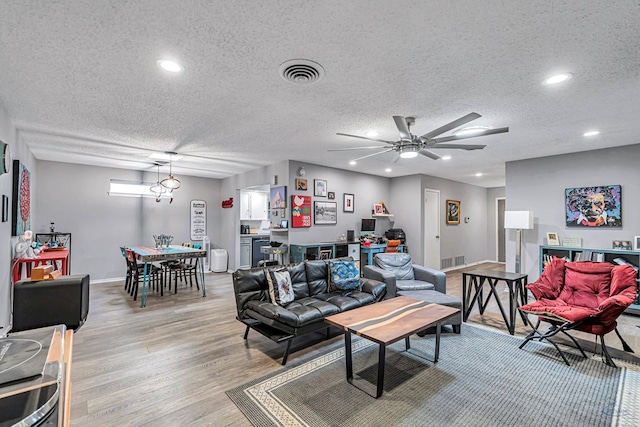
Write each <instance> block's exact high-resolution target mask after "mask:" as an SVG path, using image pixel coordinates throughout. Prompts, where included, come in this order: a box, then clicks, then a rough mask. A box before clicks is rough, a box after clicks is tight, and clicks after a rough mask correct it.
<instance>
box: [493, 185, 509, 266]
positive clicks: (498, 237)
mask: <svg viewBox="0 0 640 427" xmlns="http://www.w3.org/2000/svg"><path fill="white" fill-rule="evenodd" d="M500 200H504V203H505V204H504V210H505V211H506V210H507V198H506V197H504V196H502V197H496V221H495V222H496V262H501V261H500V246H499V245H500V230H499V229H498V225H499V224H500V221H499V219H500V216H499V210H498V206H499V203H498V202H499V201H500ZM502 244H503V245H504V257H505V260H504V262H505V263H506V262H507V259H506V258H507V233H506V232H505V233H504V242H502Z"/></svg>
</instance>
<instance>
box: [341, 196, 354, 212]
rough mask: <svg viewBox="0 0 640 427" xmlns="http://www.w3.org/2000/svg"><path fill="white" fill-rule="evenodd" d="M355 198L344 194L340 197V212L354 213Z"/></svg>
mask: <svg viewBox="0 0 640 427" xmlns="http://www.w3.org/2000/svg"><path fill="white" fill-rule="evenodd" d="M354 203H355V196H354V195H353V194H349V193H344V194H343V195H342V212H349V213H353V212H355V207H354Z"/></svg>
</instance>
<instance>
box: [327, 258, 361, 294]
mask: <svg viewBox="0 0 640 427" xmlns="http://www.w3.org/2000/svg"><path fill="white" fill-rule="evenodd" d="M333 290H341V291H348V290H351V291H352V290H360V263H359V262H357V261H335V260H332V261H329V291H330V292H332V291H333Z"/></svg>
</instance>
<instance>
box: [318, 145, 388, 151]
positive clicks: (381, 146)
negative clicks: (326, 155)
mask: <svg viewBox="0 0 640 427" xmlns="http://www.w3.org/2000/svg"><path fill="white" fill-rule="evenodd" d="M371 148H384V145H372V146H370V147H352V148H330V149H329V150H327V151H349V150H368V149H371Z"/></svg>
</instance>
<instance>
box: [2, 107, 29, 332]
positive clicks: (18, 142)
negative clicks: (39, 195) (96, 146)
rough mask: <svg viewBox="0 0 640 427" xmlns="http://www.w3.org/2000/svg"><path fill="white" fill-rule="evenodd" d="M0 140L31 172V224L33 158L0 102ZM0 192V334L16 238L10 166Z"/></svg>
mask: <svg viewBox="0 0 640 427" xmlns="http://www.w3.org/2000/svg"><path fill="white" fill-rule="evenodd" d="M0 140H2V141H3V142H4V143H6V144H8V145H9V150H10V152H11V158H12V159H15V160H20V161H21V162H22V163H23V164H24V165H25V166H26V167H27V169H29V171H30V172H31V223H32V224H34V223H35V221H36V220H37V215H36V212H35V208H36V206H37V203H36V201H37V199H36V197H34V194H33V192H34V189H35V184H36V183H37V182H38V173H37V170H36V160H35V158H34V157H33V155H32V154H31V151H30V150H29V148H28V147H27V145H26V144H25V143H24V142H23V141H22V139H21V138H19V137H18V134H17V131H16V128H15V126H14V124H13V121H12V120H11V118H10V117H9V114H8V113H7V111H6V109H5V108H4V105H2V102H0ZM0 193H1V194H3V195H5V196H7V197H8V198H9V220H8V221H7V222H0V242H1V243H0V262H1V263H2V265H3V268H0V327H1V328H2V329H0V335H2V334H3V333H4V332H5V331H6V329H7V328H8V326H9V323H10V322H11V307H10V304H11V298H10V296H11V280H12V279H11V270H12V269H11V267H12V262H11V260H12V259H13V247H14V245H15V243H16V238H15V237H13V236H11V217H12V213H11V202H12V200H13V199H12V197H13V166H12V167H11V170H10V171H9V173H5V174H3V175H0Z"/></svg>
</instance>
